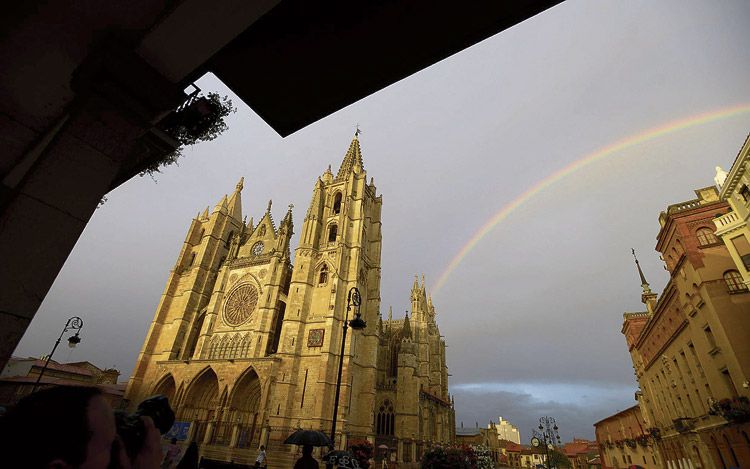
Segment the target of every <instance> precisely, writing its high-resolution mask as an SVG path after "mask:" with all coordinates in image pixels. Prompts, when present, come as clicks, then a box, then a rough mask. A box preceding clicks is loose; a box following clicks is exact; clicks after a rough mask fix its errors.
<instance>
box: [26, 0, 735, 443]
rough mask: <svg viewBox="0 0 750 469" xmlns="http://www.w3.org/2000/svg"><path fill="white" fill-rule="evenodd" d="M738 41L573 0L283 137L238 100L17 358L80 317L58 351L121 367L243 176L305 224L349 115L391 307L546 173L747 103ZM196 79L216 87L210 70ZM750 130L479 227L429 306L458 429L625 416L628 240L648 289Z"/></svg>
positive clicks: (654, 157)
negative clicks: (665, 224) (481, 234)
mask: <svg viewBox="0 0 750 469" xmlns="http://www.w3.org/2000/svg"><path fill="white" fill-rule="evenodd" d="M748 31H750V3H748V2H744V1H735V2H730V1H723V2H718V3H717V2H707V1H704V2H698V1H684V0H682V1H671V2H668V1H661V2H649V1H640V2H636V1H629V2H615V1H576V0H568V1H566V2H564V3H563V4H561V5H558V6H557V7H554V8H552V9H550V10H548V11H547V12H545V13H543V14H541V15H538V16H536V17H534V18H532V19H530V20H528V21H526V22H524V23H522V24H520V25H517V26H515V27H513V28H511V29H510V30H507V31H505V32H503V33H501V34H499V35H497V36H495V37H493V38H490V39H488V40H486V41H484V42H482V43H480V44H478V45H476V46H474V47H472V48H470V49H468V50H465V51H463V52H461V53H459V54H457V55H455V56H453V57H451V58H449V59H447V60H445V61H443V62H441V63H439V64H436V65H435V66H433V67H430V68H428V69H426V70H423V71H422V72H420V73H417V74H415V75H413V76H411V77H409V78H407V79H405V80H402V81H401V82H399V83H396V84H394V85H392V86H390V87H388V88H387V89H385V90H382V91H380V92H378V93H376V94H374V95H372V96H370V97H368V98H366V99H364V100H362V101H360V102H358V103H355V104H353V105H351V106H349V107H347V108H346V109H343V110H342V111H340V112H338V113H336V114H334V115H332V116H329V117H327V118H325V119H323V120H321V121H319V122H317V123H315V124H313V125H310V126H309V127H307V128H305V129H303V130H301V131H299V132H297V133H295V134H294V135H291V136H289V137H287V138H286V139H282V138H280V137H279V136H278V135H276V134H275V132H274V131H273V130H272V129H271V128H270V127H268V126H267V125H266V124H265V123H264V122H263V121H262V120H261V119H260V118H259V117H257V115H255V114H254V113H253V112H252V111H251V110H250V109H249V108H247V107H246V106H245V105H244V104H243V103H241V102H239V100H237V99H236V98H235V99H234V102H235V104H236V105H237V106H238V107H239V112H238V113H237V114H235V115H233V116H232V118H231V120H230V122H229V125H230V130H229V131H228V132H227V133H226V134H225V135H224V136H222V137H220V138H219V139H217V140H216V141H214V142H210V143H208V144H204V145H200V146H198V147H195V148H191V149H188V150H187V151H186V152H185V155H186V156H185V158H184V159H183V160H182V162H181V163H180V166H179V167H172V168H169V169H167V170H166V171H165V172H164V173H163V174H161V175H159V176H158V178H157V179H158V183H154V181H152V180H151V179H149V178H136V179H134V180H131V181H129V182H128V183H126V184H124V185H123V186H122V187H120V188H118V189H117V190H115V191H114V192H113V193H112V194H110V195H109V200H108V202H107V203H106V204H105V205H104V206H103V208H101V209H99V210H97V211H96V213H95V215H94V217H93V218H92V220H91V222H90V223H89V225H88V226H87V228H86V230H85V231H84V233H83V235H82V237H81V239H80V240H79V242H78V244H77V245H76V247H75V249H74V251H73V253H72V254H71V256H70V258H69V259H68V261H67V263H66V265H65V267H64V268H63V270H62V272H61V273H60V275H59V277H58V279H57V281H56V282H55V284H54V286H53V288H52V290H51V291H50V293H49V295H48V296H47V298H46V299H45V301H44V303H43V305H42V307H41V309H40V310H39V312H38V314H37V316H36V317H35V319H34V321H33V323H32V325H31V327H30V328H29V330H28V332H27V334H26V336H25V337H24V339H23V341H22V342H21V344H20V346H19V347H18V349H17V350H16V355H21V356H26V355H41V354H45V353H48V351H49V347H50V346H51V345H52V343H53V341H54V339H55V338H56V336H57V334H59V330H60V328H61V327H62V325H63V324H64V322H65V319H66V318H67V317H69V316H71V315H79V316H81V317H83V318H84V320H85V321H86V326H85V328H84V330H83V332H82V337H83V342H82V343H81V344H80V346H79V348H77V349H76V350H75V351H73V352H69V351H68V349H67V348H66V349H65V350H62V349H61V351H60V352H58V355H56V357H55V358H56V359H60V360H68V359H70V360H90V361H92V362H94V363H96V364H98V365H100V366H112V365H115V366H117V367H118V368H119V369H120V370H122V372H123V375H124V376H123V377H127V376H128V375H129V373H130V371H131V370H132V367H133V365H134V362H135V359H136V356H137V354H138V351H139V350H140V347H141V345H142V342H143V339H144V336H145V332H146V330H147V328H148V325H149V322H150V321H151V319H152V316H153V314H154V310H155V308H156V305H157V302H158V300H159V297H160V295H161V293H162V289H163V288H164V285H165V282H166V278H167V275H168V272H169V270H170V269H171V268H172V266H173V264H174V262H175V259H176V256H177V254H178V252H179V250H180V248H181V244H182V241H183V239H184V236H185V233H186V230H187V227H188V225H189V223H190V220H191V218H192V217H194V216H195V215H196V214H197V212H198V211H199V210H202V209H203V208H205V207H206V206H207V205H211V206H212V207H213V205H215V204H216V202H217V201H218V200H219V199H220V198H221V196H222V195H223V194H224V193H227V192H231V190H232V189H233V187H234V185H235V183H236V182H237V180H238V179H239V178H240V176H245V190H244V191H243V209H244V210H245V213H247V214H248V216H254V217H255V218H256V219H257V218H258V217H260V216H261V215H262V213H263V211H264V209H265V207H266V203H267V201H268V199H269V198H272V199H273V201H274V209H273V213H274V216H275V217H276V219H277V220H278V219H280V218H281V217H282V216H283V213H284V212H285V210H286V206H287V205H288V204H289V203H293V204H294V205H295V218H294V221H295V224H296V226H297V228H298V229H297V231H299V227H300V226H301V222H302V217H303V216H304V211H305V210H306V208H307V205H308V203H309V199H310V195H311V191H312V188H313V184H314V181H315V179H316V177H317V176H318V175H320V174H321V173H322V172H323V171H324V170H325V168H326V166H327V165H328V164H332V165H333V167H334V171H335V169H336V168H337V166H338V164H339V163H340V161H341V158H342V157H343V154H344V152H345V151H346V149H347V147H348V145H349V142H350V140H351V138H352V135H353V132H354V126H355V124H356V123H359V124H360V125H361V128H362V129H363V130H364V134H363V135H362V136H361V138H360V141H361V144H362V150H363V154H364V161H365V169H366V170H367V172H368V176H373V177H374V178H375V184H376V185H377V188H378V191H379V192H380V193H382V194H383V200H384V202H383V271H382V272H383V278H382V295H381V296H382V298H383V303H382V310H383V313H384V314H385V313H386V312H387V308H388V306H389V305H393V309H394V312H398V314H403V311H404V310H405V309H406V308H407V307H408V301H409V289H410V287H411V283H412V280H413V274H414V273H417V272H419V273H422V272H424V273H425V275H426V278H427V283H428V288H429V287H430V286H431V285H434V282H435V281H436V280H437V278H438V276H439V275H440V274H441V273H442V272H443V271H444V269H445V268H446V266H447V265H448V263H449V262H450V260H451V259H452V258H453V256H454V255H455V254H456V253H457V252H458V251H459V250H460V249H461V247H462V246H463V245H464V244H466V243H467V242H468V240H469V239H470V238H471V237H472V236H473V234H474V233H475V232H476V231H477V230H478V229H479V228H480V227H481V226H482V225H484V224H485V222H486V221H487V220H488V219H489V218H490V217H491V216H492V215H493V214H495V213H496V212H498V211H499V210H500V209H501V208H502V207H503V206H505V205H506V204H507V203H509V202H510V201H512V200H514V199H516V198H517V197H518V196H519V195H520V194H522V193H523V192H525V191H526V190H528V189H529V188H530V187H532V186H533V185H534V184H536V183H537V182H538V181H540V180H542V179H543V178H545V177H547V176H548V175H550V174H552V173H554V172H556V171H558V170H560V169H562V168H564V167H566V166H567V165H569V164H570V163H572V162H574V161H576V160H578V159H580V158H582V157H584V156H585V155H588V154H590V153H592V152H593V151H596V150H597V149H599V148H601V147H605V146H607V145H609V144H611V143H612V142H615V141H617V140H620V139H622V138H625V137H628V136H630V135H634V134H639V133H642V132H644V131H646V130H648V129H652V128H655V127H658V126H661V125H664V124H665V123H667V122H670V121H674V120H677V119H683V118H687V117H690V116H693V115H697V114H700V113H704V112H709V111H714V110H717V109H721V108H727V107H730V106H736V105H739V104H743V103H744V104H750V88H749V87H748V83H749V80H748V77H750V56H749V55H748V54H747V44H748V36H749V35H750V33H748ZM352 73H353V74H356V70H352ZM199 86H200V87H201V88H203V89H204V90H216V91H219V92H220V93H222V94H227V93H229V91H228V90H227V89H226V88H225V87H224V86H223V85H222V84H221V83H220V82H218V81H217V80H216V79H215V78H213V77H205V78H204V79H202V80H201V81H200V82H199ZM230 96H231V94H230ZM748 131H750V113H743V114H741V115H738V116H735V117H732V118H727V119H722V120H717V121H714V122H711V123H707V124H704V125H699V126H695V127H692V128H690V129H687V130H684V131H680V132H677V133H674V134H670V135H667V136H664V137H661V138H658V139H655V140H652V141H649V142H647V143H644V144H641V145H637V146H633V147H631V148H628V149H626V150H624V151H621V152H617V153H614V154H613V155H612V156H610V157H608V158H606V159H604V160H602V161H600V162H597V163H595V164H593V165H591V166H589V167H587V168H584V169H582V170H580V171H578V172H576V173H574V174H572V175H571V176H569V177H567V178H565V179H563V180H562V181H560V182H559V183H556V184H554V185H552V186H550V187H547V188H546V189H545V190H544V191H542V192H541V193H540V194H539V195H538V196H536V197H534V198H532V199H531V200H529V201H528V203H526V204H525V205H523V206H521V207H520V209H519V210H517V211H515V212H514V213H513V214H512V215H511V216H510V217H508V218H507V219H506V220H505V221H504V222H503V223H501V224H500V225H498V226H497V227H496V228H495V229H494V230H493V231H492V232H491V233H490V234H489V235H488V236H486V237H485V238H484V239H483V240H482V241H481V242H480V243H479V245H478V246H477V248H476V249H475V250H473V251H472V252H471V253H469V255H468V256H466V258H465V259H464V262H463V263H462V264H461V265H459V267H458V268H457V269H456V270H455V271H454V272H453V273H452V275H451V276H450V277H449V279H448V282H447V283H446V285H445V287H444V288H443V289H442V290H441V291H440V292H438V294H437V295H435V296H434V302H435V304H436V307H437V311H438V322H439V325H440V328H441V332H442V333H443V334H444V335H445V336H446V340H447V342H448V345H449V349H448V361H449V366H450V372H451V373H452V375H453V376H452V378H451V392H453V393H455V395H456V405H457V422H461V421H464V424H465V425H473V424H474V422H476V421H479V423H480V424H483V425H486V423H487V421H488V420H489V419H496V417H497V416H498V415H502V416H503V417H505V418H508V419H510V420H511V422H513V423H514V424H516V425H518V426H519V427H520V430H521V434H522V437H523V438H524V441H526V440H527V439H528V436H529V430H530V428H531V427H532V426H533V425H534V422H535V421H536V419H538V417H540V416H542V415H552V416H555V417H556V418H557V420H558V424H559V425H560V427H561V433H562V436H563V437H564V438H566V439H567V438H570V437H572V436H574V435H575V436H581V437H592V436H593V427H592V426H591V424H592V423H593V422H594V421H596V420H599V419H601V418H603V417H605V416H607V415H609V414H611V413H614V412H615V411H617V410H621V409H624V408H626V407H628V406H630V405H632V404H634V401H633V391H634V390H635V389H636V383H635V380H634V379H633V375H632V369H631V367H630V364H629V363H630V362H629V359H628V356H627V350H626V348H625V342H624V339H623V338H622V335H621V334H620V332H619V331H620V326H621V322H622V312H623V311H626V310H639V309H641V304H640V286H639V281H638V278H637V275H636V273H635V268H634V265H633V262H632V257H631V255H630V248H631V247H634V248H636V250H637V251H638V252H639V254H640V259H641V263H642V266H643V268H644V270H645V273H646V276H647V278H648V279H649V281H650V282H651V285H652V287H654V289H655V290H656V291H659V290H660V289H661V288H662V287H663V285H664V283H665V282H666V280H667V275H666V272H665V271H664V270H663V268H662V266H661V264H660V261H659V259H658V256H657V254H656V253H655V252H654V250H653V248H654V245H655V236H656V234H657V231H658V226H659V225H658V221H657V216H658V213H659V211H660V210H662V209H664V208H665V207H666V206H667V205H668V204H671V203H675V202H679V201H683V200H687V199H690V198H693V197H694V194H693V192H692V190H693V189H695V188H699V187H704V186H708V185H710V184H711V183H712V181H713V176H714V173H713V168H714V166H715V165H716V164H721V165H723V166H724V167H725V169H727V168H728V167H729V166H730V165H731V162H732V161H733V159H734V157H735V156H736V154H737V151H738V149H739V148H740V146H741V144H742V142H743V141H744V138H745V136H746V135H747V133H748ZM296 240H297V236H295V238H294V240H293V245H296V242H297V241H296Z"/></svg>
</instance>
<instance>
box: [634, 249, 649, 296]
mask: <svg viewBox="0 0 750 469" xmlns="http://www.w3.org/2000/svg"><path fill="white" fill-rule="evenodd" d="M630 252H632V253H633V259H635V266H636V267H637V268H638V275H639V276H640V277H641V288H643V293H651V288H650V287H649V285H648V282H647V281H646V276H645V275H643V270H641V264H640V263H639V262H638V258H637V257H636V255H635V249H633V248H631V249H630Z"/></svg>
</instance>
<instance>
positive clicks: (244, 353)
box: [239, 334, 252, 358]
mask: <svg viewBox="0 0 750 469" xmlns="http://www.w3.org/2000/svg"><path fill="white" fill-rule="evenodd" d="M250 342H252V340H251V339H250V334H245V336H244V337H243V338H242V345H240V354H239V356H240V358H247V357H249V356H250Z"/></svg>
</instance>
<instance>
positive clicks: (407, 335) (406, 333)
mask: <svg viewBox="0 0 750 469" xmlns="http://www.w3.org/2000/svg"><path fill="white" fill-rule="evenodd" d="M401 338H402V339H411V324H410V323H409V312H408V311H407V312H406V315H405V316H404V327H403V329H401Z"/></svg>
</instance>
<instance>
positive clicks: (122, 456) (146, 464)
mask: <svg viewBox="0 0 750 469" xmlns="http://www.w3.org/2000/svg"><path fill="white" fill-rule="evenodd" d="M141 420H142V421H143V426H144V428H145V429H146V436H145V437H144V439H143V447H142V448H141V450H140V451H139V452H138V454H136V456H135V458H134V459H133V460H131V459H130V458H128V455H127V452H126V451H125V445H124V444H123V442H122V440H121V439H120V437H119V436H118V437H117V440H116V442H117V446H118V448H117V458H118V463H119V467H120V469H159V467H160V466H161V460H162V454H161V435H160V434H159V430H158V429H157V428H156V426H155V425H154V421H153V420H151V417H141Z"/></svg>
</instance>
